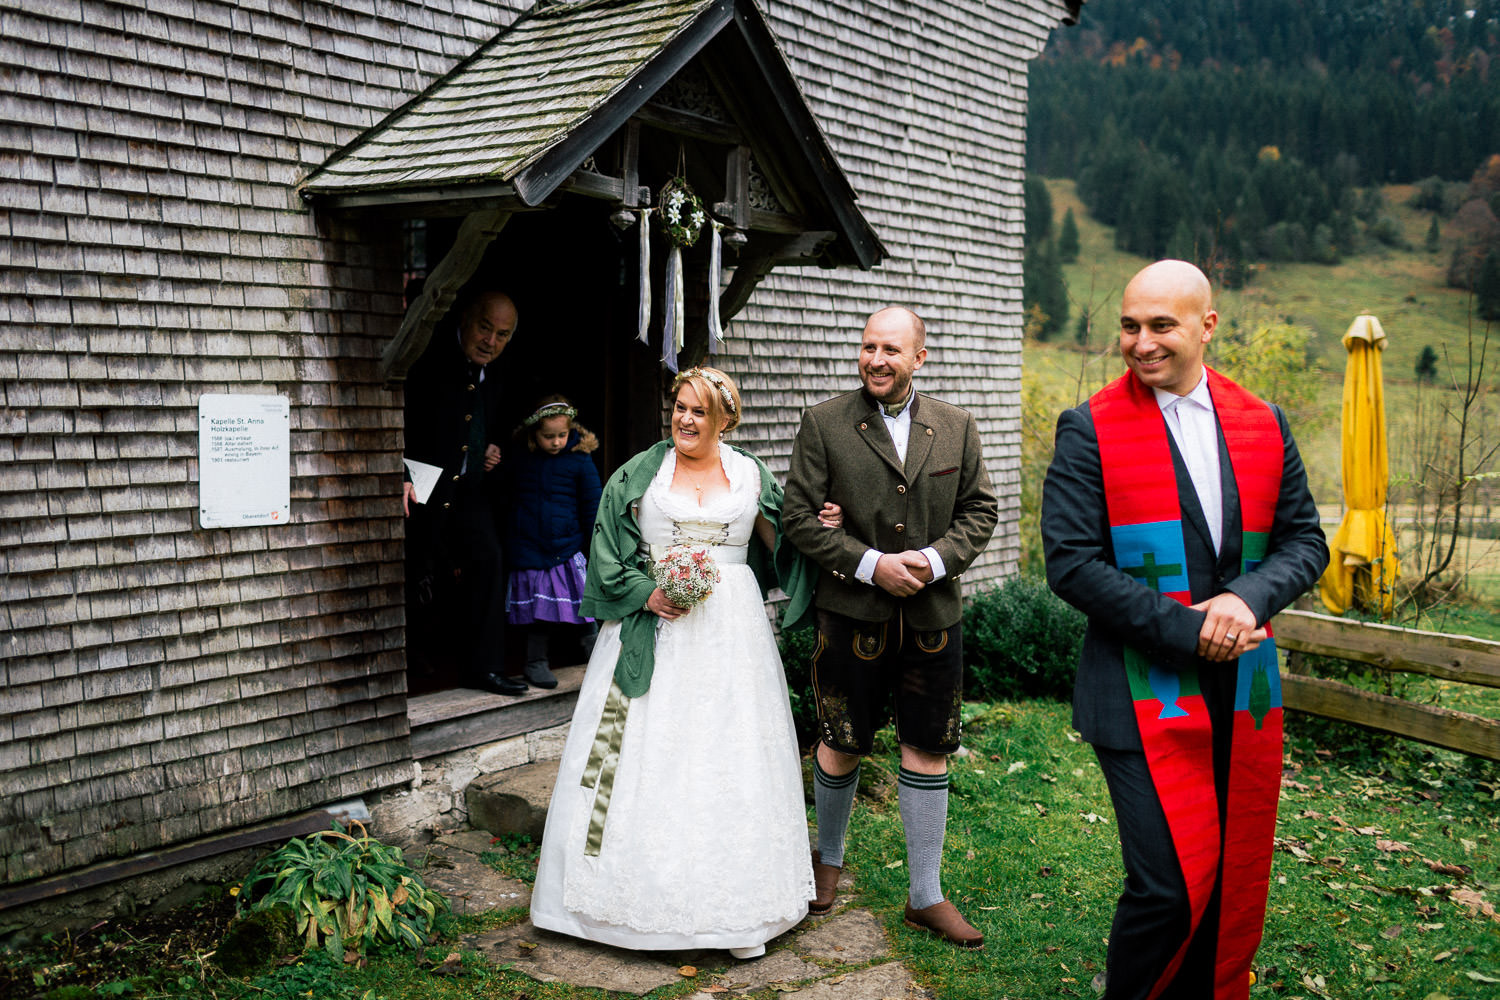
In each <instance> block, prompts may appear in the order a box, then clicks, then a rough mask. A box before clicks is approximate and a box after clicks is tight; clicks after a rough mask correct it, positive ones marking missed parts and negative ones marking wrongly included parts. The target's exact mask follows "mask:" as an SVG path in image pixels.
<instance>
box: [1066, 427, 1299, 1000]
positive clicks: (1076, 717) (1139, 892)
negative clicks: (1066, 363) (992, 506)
mask: <svg viewBox="0 0 1500 1000" xmlns="http://www.w3.org/2000/svg"><path fill="white" fill-rule="evenodd" d="M1272 410H1273V412H1274V413H1275V417H1276V421H1277V424H1278V425H1279V427H1280V429H1281V436H1282V441H1283V455H1282V472H1281V489H1280V493H1279V496H1278V499H1277V504H1276V513H1275V519H1274V521H1273V524H1272V528H1271V536H1270V541H1269V547H1268V550H1267V553H1266V557H1265V559H1264V561H1262V562H1261V563H1260V564H1259V565H1257V566H1256V567H1255V568H1254V569H1252V570H1251V571H1250V572H1249V573H1244V574H1242V573H1241V572H1240V554H1241V552H1240V544H1241V537H1240V533H1241V520H1240V504H1239V493H1238V489H1237V487H1236V485H1235V480H1234V474H1233V468H1232V467H1231V465H1230V459H1229V452H1228V451H1227V449H1226V447H1225V444H1224V436H1223V430H1222V429H1220V432H1219V469H1220V481H1221V489H1222V496H1223V533H1222V536H1221V537H1222V539H1223V545H1222V551H1221V552H1220V553H1219V554H1218V555H1215V554H1214V550H1213V543H1212V540H1211V538H1210V535H1209V531H1208V523H1207V521H1206V520H1205V519H1204V516H1203V510H1202V508H1201V506H1200V505H1199V502H1198V495H1197V492H1196V491H1195V490H1194V489H1193V483H1192V479H1191V477H1190V476H1189V474H1188V471H1187V467H1186V465H1185V464H1184V462H1183V459H1182V456H1181V454H1180V453H1179V451H1178V448H1177V443H1176V441H1175V440H1174V439H1173V438H1172V436H1171V434H1170V433H1168V434H1167V439H1168V443H1169V447H1170V449H1171V453H1172V464H1173V467H1174V469H1175V471H1176V478H1177V492H1178V497H1179V500H1180V502H1181V509H1182V510H1181V516H1182V520H1183V522H1184V530H1183V540H1184V543H1185V546H1186V555H1187V576H1188V583H1189V587H1190V593H1191V599H1192V602H1193V603H1197V602H1200V601H1204V600H1207V599H1209V598H1210V597H1213V596H1215V595H1216V594H1220V593H1223V592H1225V591H1228V592H1231V593H1234V594H1237V595H1238V596H1239V597H1240V598H1241V599H1242V600H1244V602H1245V603H1246V605H1248V606H1249V608H1250V610H1251V611H1252V612H1253V613H1254V615H1255V619H1256V622H1257V624H1259V625H1264V624H1265V623H1266V622H1267V621H1269V620H1270V618H1271V617H1272V616H1273V615H1274V614H1276V612H1278V611H1280V610H1282V609H1283V608H1285V607H1286V606H1287V605H1289V604H1290V603H1291V602H1292V601H1293V600H1294V599H1295V598H1296V597H1297V596H1298V595H1299V594H1301V593H1303V592H1304V591H1305V590H1307V588H1308V587H1310V586H1312V584H1313V583H1314V582H1316V581H1317V579H1318V577H1319V576H1320V575H1321V574H1322V572H1323V569H1324V567H1326V566H1327V564H1328V546H1327V543H1326V541H1325V540H1324V536H1323V531H1322V528H1321V527H1320V525H1319V522H1318V511H1317V507H1316V506H1315V505H1314V503H1313V498H1312V495H1311V493H1309V492H1308V488H1307V474H1306V471H1305V469H1304V468H1303V465H1302V459H1301V457H1300V455H1299V454H1298V452H1297V446H1296V443H1295V442H1294V441H1293V439H1292V435H1291V432H1290V430H1289V429H1288V427H1287V422H1286V417H1285V415H1284V414H1283V413H1282V412H1281V410H1280V409H1279V408H1277V407H1275V406H1272ZM1158 419H1160V418H1159V417H1158ZM1175 513H1176V512H1174V511H1163V512H1162V516H1163V519H1170V518H1172V516H1173V515H1174V514H1175ZM1041 527H1042V537H1043V542H1044V545H1045V550H1046V559H1047V581H1048V583H1049V584H1051V586H1052V589H1053V590H1054V591H1056V592H1057V594H1058V595H1059V596H1060V597H1062V598H1063V599H1064V600H1066V601H1067V602H1068V603H1069V604H1072V605H1073V606H1074V607H1076V608H1078V609H1079V610H1081V611H1083V612H1084V613H1085V614H1086V615H1088V630H1087V632H1086V633H1085V635H1084V642H1083V649H1082V651H1081V652H1080V655H1079V662H1078V676H1077V681H1076V683H1075V686H1074V692H1073V725H1074V727H1075V728H1077V729H1078V731H1079V733H1080V734H1081V735H1082V736H1083V738H1084V739H1085V740H1087V741H1088V742H1089V743H1091V744H1093V745H1094V747H1095V750H1096V752H1097V753H1098V754H1099V759H1100V765H1101V767H1102V768H1103V770H1104V772H1105V778H1106V780H1107V781H1108V782H1109V786H1110V795H1111V798H1112V799H1113V801H1114V805H1115V812H1116V817H1117V821H1118V823H1119V829H1120V839H1121V847H1122V853H1123V855H1124V861H1125V870H1126V872H1127V878H1126V885H1125V892H1124V894H1123V895H1122V896H1121V897H1120V902H1119V905H1118V906H1117V908H1116V911H1115V921H1114V928H1113V930H1112V932H1111V934H1110V946H1109V970H1108V977H1109V988H1108V992H1107V996H1108V997H1109V998H1110V1000H1121V998H1124V997H1134V996H1141V997H1144V996H1145V995H1146V992H1145V991H1146V990H1148V989H1149V987H1150V986H1151V984H1152V982H1153V981H1154V979H1155V978H1156V976H1157V975H1159V974H1160V971H1161V970H1162V969H1163V968H1165V966H1166V963H1167V961H1168V960H1169V959H1170V957H1171V955H1172V953H1173V952H1174V951H1175V950H1176V948H1177V946H1178V945H1179V944H1180V942H1181V941H1182V938H1183V936H1184V935H1185V933H1186V931H1187V927H1188V919H1189V918H1188V903H1187V895H1186V890H1185V888H1184V886H1183V881H1182V874H1181V868H1180V865H1179V863H1178V860H1177V855H1176V853H1175V851H1174V850H1173V847H1172V839H1171V834H1170V832H1169V831H1168V829H1167V825H1166V820H1165V817H1164V815H1163V813H1162V808H1161V803H1160V800H1159V799H1158V798H1157V796H1156V791H1155V788H1154V786H1153V785H1152V783H1151V780H1150V774H1149V771H1148V770H1147V768H1146V763H1145V755H1144V753H1143V751H1142V744H1141V736H1140V731H1139V729H1138V728H1137V725H1136V716H1135V711H1134V707H1133V701H1132V698H1131V694H1130V685H1129V682H1128V680H1127V678H1126V674H1125V664H1124V656H1123V651H1122V650H1123V645H1124V643H1125V642H1126V641H1127V640H1128V641H1129V643H1130V644H1131V645H1132V646H1134V647H1135V648H1137V649H1139V650H1141V651H1142V652H1144V653H1145V654H1146V655H1147V656H1148V657H1150V658H1151V659H1152V660H1153V661H1154V662H1157V663H1160V664H1162V665H1164V666H1168V667H1172V666H1186V665H1190V664H1191V665H1196V666H1198V667H1199V680H1200V683H1201V684H1202V688H1203V696H1204V700H1205V702H1206V703H1207V705H1208V709H1209V716H1210V718H1211V719H1212V720H1213V723H1214V762H1215V778H1216V784H1217V785H1218V787H1219V791H1220V795H1219V799H1220V811H1221V819H1222V812H1223V799H1224V795H1223V791H1224V788H1225V781H1226V780H1227V778H1226V776H1227V764H1228V759H1229V752H1230V738H1231V736H1232V732H1231V729H1230V727H1229V725H1227V724H1225V725H1220V724H1219V722H1220V720H1226V722H1227V720H1228V718H1229V716H1230V714H1231V713H1232V710H1233V698H1234V671H1233V664H1223V663H1213V662H1210V661H1208V660H1204V659H1200V658H1198V657H1197V655H1196V649H1197V645H1198V633H1199V630H1200V629H1201V628H1202V625H1203V621H1204V617H1205V616H1204V613H1203V612H1201V611H1194V610H1192V609H1190V608H1188V607H1187V606H1185V605H1183V604H1180V603H1178V602H1177V601H1175V600H1172V599H1171V598H1169V597H1166V596H1164V595H1162V594H1160V593H1157V592H1156V591H1154V590H1152V589H1150V588H1148V587H1147V586H1145V584H1144V583H1142V582H1141V581H1139V580H1137V579H1135V578H1134V577H1131V576H1128V575H1127V574H1125V573H1123V572H1121V571H1120V570H1118V569H1116V568H1115V565H1114V552H1113V548H1112V545H1111V541H1110V526H1109V514H1108V510H1107V509H1106V506H1105V497H1104V486H1103V475H1102V472H1101V470H1100V460H1099V442H1098V437H1097V435H1096V433H1095V430H1094V424H1093V420H1092V417H1091V416H1090V412H1089V404H1088V403H1084V404H1082V405H1080V406H1078V407H1075V408H1074V409H1071V410H1067V411H1065V412H1064V413H1063V414H1062V415H1061V416H1060V417H1059V418H1058V422H1057V437H1056V447H1055V450H1054V454H1053V459H1052V464H1051V466H1050V468H1049V469H1048V470H1047V478H1046V483H1045V486H1044V488H1043V493H1042V524H1041ZM1216 912H1217V905H1216V900H1215V902H1214V903H1211V904H1210V907H1209V913H1210V914H1214V913H1216ZM1216 937H1217V925H1216V922H1215V921H1213V920H1211V919H1210V918H1209V917H1205V918H1204V921H1203V924H1202V925H1200V927H1199V930H1198V933H1197V934H1196V935H1195V937H1194V942H1193V946H1192V947H1190V949H1189V951H1188V955H1187V958H1186V959H1185V960H1184V963H1183V966H1182V968H1181V970H1180V971H1179V973H1178V975H1177V977H1176V978H1175V980H1174V982H1173V985H1172V986H1171V987H1169V988H1168V990H1167V992H1166V993H1165V994H1164V996H1165V997H1168V998H1171V997H1184V998H1198V997H1204V996H1211V995H1212V985H1211V984H1212V975H1213V942H1214V940H1215V939H1216ZM1205 977H1206V978H1205ZM1142 984H1143V985H1142ZM1205 984H1207V985H1205Z"/></svg>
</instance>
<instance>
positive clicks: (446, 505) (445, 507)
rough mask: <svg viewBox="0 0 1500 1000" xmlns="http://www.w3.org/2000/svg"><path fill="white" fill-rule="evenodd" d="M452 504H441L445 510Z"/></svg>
mask: <svg viewBox="0 0 1500 1000" xmlns="http://www.w3.org/2000/svg"><path fill="white" fill-rule="evenodd" d="M452 506H453V505H452V504H451V503H445V504H443V509H444V510H447V509H448V508H449V507H452Z"/></svg>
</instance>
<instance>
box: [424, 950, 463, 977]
mask: <svg viewBox="0 0 1500 1000" xmlns="http://www.w3.org/2000/svg"><path fill="white" fill-rule="evenodd" d="M463 971H464V967H463V960H462V959H461V958H460V957H459V954H458V952H456V951H450V952H448V956H447V957H446V958H444V959H443V960H442V962H440V963H438V964H437V965H435V966H433V967H432V974H433V975H434V976H456V975H458V974H459V973H461V972H463Z"/></svg>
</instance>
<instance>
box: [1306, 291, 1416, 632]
mask: <svg viewBox="0 0 1500 1000" xmlns="http://www.w3.org/2000/svg"><path fill="white" fill-rule="evenodd" d="M1385 341H1386V338H1385V331H1384V330H1382V329H1381V328H1380V321H1379V320H1378V319H1376V318H1375V317H1374V316H1359V317H1356V318H1355V320H1354V322H1353V323H1352V324H1350V326H1349V332H1348V333H1346V334H1344V349H1345V350H1347V351H1348V352H1349V360H1348V362H1347V364H1346V365H1345V368H1344V412H1343V434H1342V438H1343V474H1344V507H1345V511H1344V519H1343V521H1341V522H1340V523H1339V530H1338V532H1337V534H1335V535H1334V536H1333V542H1332V544H1331V545H1330V546H1329V547H1330V549H1331V550H1332V551H1331V554H1330V559H1329V563H1328V569H1327V570H1325V571H1324V573H1323V578H1322V579H1321V580H1320V581H1319V583H1318V591H1319V594H1320V595H1321V597H1322V598H1323V604H1324V606H1325V607H1327V608H1328V610H1329V611H1331V612H1333V613H1334V614H1343V613H1344V612H1345V611H1347V610H1348V609H1349V608H1350V607H1351V606H1352V607H1359V608H1362V609H1365V610H1368V611H1376V612H1378V613H1379V614H1380V615H1382V616H1385V615H1389V614H1390V613H1391V610H1392V608H1393V605H1394V602H1395V594H1396V578H1397V576H1398V575H1399V574H1400V572H1401V563H1400V561H1399V560H1398V559H1397V558H1396V536H1395V534H1394V533H1393V532H1392V531H1391V527H1390V525H1389V524H1388V523H1387V522H1386V517H1385V496H1386V486H1387V484H1388V482H1389V480H1390V471H1391V470H1390V457H1389V455H1388V453H1387V451H1386V439H1385V388H1384V386H1383V384H1382V381H1381V374H1380V352H1381V351H1383V350H1385Z"/></svg>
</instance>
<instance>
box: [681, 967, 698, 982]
mask: <svg viewBox="0 0 1500 1000" xmlns="http://www.w3.org/2000/svg"><path fill="white" fill-rule="evenodd" d="M677 974H678V975H679V976H682V977H683V978H684V979H692V978H693V977H694V976H696V975H697V974H698V967H697V966H696V965H684V966H681V967H680V968H678V970H677Z"/></svg>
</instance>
